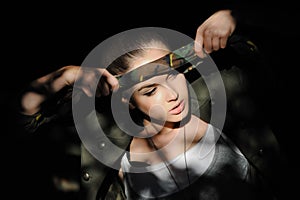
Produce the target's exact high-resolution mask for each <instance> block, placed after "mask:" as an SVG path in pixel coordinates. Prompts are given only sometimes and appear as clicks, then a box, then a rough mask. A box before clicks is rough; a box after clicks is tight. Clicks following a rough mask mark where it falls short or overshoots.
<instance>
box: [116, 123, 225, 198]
mask: <svg viewBox="0 0 300 200" xmlns="http://www.w3.org/2000/svg"><path fill="white" fill-rule="evenodd" d="M219 137H220V133H219V132H215V129H214V128H213V127H212V126H211V125H210V124H209V125H208V128H207V130H206V133H205V135H204V136H203V137H202V139H201V140H200V141H199V142H198V143H197V144H196V145H195V146H193V147H192V148H190V149H188V150H187V151H186V161H187V162H185V157H184V154H181V155H178V156H177V157H175V158H174V159H172V160H171V161H169V162H168V163H169V164H170V165H168V166H169V168H170V169H171V173H172V174H173V177H174V179H175V181H176V183H175V181H174V179H173V178H172V176H171V174H170V172H169V171H168V169H167V168H166V166H165V163H163V162H161V163H158V164H155V165H147V164H144V166H141V165H139V166H137V165H134V164H133V163H131V162H130V161H129V160H128V157H129V156H128V153H129V152H126V153H125V154H124V156H123V157H122V161H121V167H122V170H123V175H124V184H125V194H126V195H129V192H130V191H131V192H132V191H134V192H135V193H137V194H138V196H142V197H144V198H153V197H163V196H167V195H170V194H172V193H174V192H177V191H178V190H179V189H180V190H181V189H183V188H185V187H187V186H188V185H189V184H191V183H192V182H194V181H195V180H197V179H198V178H199V177H200V176H201V175H202V174H204V173H205V171H206V170H207V169H208V167H209V166H210V164H211V162H212V160H213V158H214V154H215V144H216V142H217V141H218V139H219ZM186 164H187V166H188V173H189V175H187V169H186ZM188 176H189V177H188ZM189 179H190V182H189ZM176 184H177V185H178V186H179V189H178V186H177V185H176ZM129 190H130V191H129Z"/></svg>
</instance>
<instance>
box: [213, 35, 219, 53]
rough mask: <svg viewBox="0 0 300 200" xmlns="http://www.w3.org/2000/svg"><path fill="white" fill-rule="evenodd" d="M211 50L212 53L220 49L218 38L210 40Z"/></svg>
mask: <svg viewBox="0 0 300 200" xmlns="http://www.w3.org/2000/svg"><path fill="white" fill-rule="evenodd" d="M212 49H213V50H214V51H217V50H219V49H220V39H219V37H214V38H213V39H212Z"/></svg>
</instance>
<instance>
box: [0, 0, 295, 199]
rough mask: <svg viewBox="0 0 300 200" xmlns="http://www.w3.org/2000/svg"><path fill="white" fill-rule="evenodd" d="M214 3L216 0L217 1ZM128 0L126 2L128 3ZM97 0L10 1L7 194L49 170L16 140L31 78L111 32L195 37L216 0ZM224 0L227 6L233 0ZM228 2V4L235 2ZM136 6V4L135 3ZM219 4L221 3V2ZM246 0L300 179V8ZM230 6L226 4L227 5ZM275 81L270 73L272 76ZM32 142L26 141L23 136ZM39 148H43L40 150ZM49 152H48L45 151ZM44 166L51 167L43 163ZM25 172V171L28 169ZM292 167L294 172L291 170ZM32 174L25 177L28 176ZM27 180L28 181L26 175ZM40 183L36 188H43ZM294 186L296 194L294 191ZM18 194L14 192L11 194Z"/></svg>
mask: <svg viewBox="0 0 300 200" xmlns="http://www.w3.org/2000/svg"><path fill="white" fill-rule="evenodd" d="M213 2H214V3H215V1H213ZM123 3H124V2H123ZM123 3H119V2H118V3H117V2H115V3H112V5H109V4H106V5H101V3H100V5H91V4H87V3H86V4H84V5H83V4H77V5H74V4H65V5H61V4H50V3H49V4H46V3H45V4H44V5H37V4H33V5H30V4H20V3H18V4H16V5H6V6H4V7H3V9H4V10H5V9H8V10H9V12H8V14H6V15H3V14H2V15H3V16H2V21H3V23H2V31H1V32H2V45H1V47H2V59H3V61H4V62H3V65H2V73H1V74H2V79H1V99H0V106H1V109H2V110H3V111H4V112H2V119H1V121H2V123H1V124H2V125H1V126H2V131H1V134H2V136H4V137H3V139H2V148H3V151H2V156H3V157H2V164H1V165H2V167H4V170H3V171H2V172H3V174H4V176H3V178H2V181H3V183H4V185H5V186H7V187H5V191H7V192H8V195H12V196H13V197H16V196H26V190H27V189H28V188H30V185H32V186H34V187H36V186H37V185H38V184H36V183H35V180H40V177H42V176H43V171H44V170H45V171H46V170H47V169H39V170H37V168H38V167H36V163H38V162H36V163H35V166H33V164H32V163H30V162H31V161H33V159H38V156H36V155H34V156H33V155H30V154H31V153H33V152H34V149H35V148H37V147H38V146H37V147H32V146H31V147H29V146H28V145H32V144H26V143H22V142H20V141H17V142H16V138H18V137H19V133H18V132H17V129H16V124H15V119H14V109H15V108H16V101H17V100H18V95H19V93H20V91H21V90H22V89H23V88H24V87H26V85H27V84H29V82H30V81H32V80H34V79H35V78H38V77H40V76H42V75H45V74H47V73H49V72H52V71H54V70H56V69H58V68H60V67H62V66H65V65H80V64H81V62H82V61H83V59H84V58H85V56H86V55H87V54H88V53H89V52H90V51H91V50H92V49H93V48H94V47H95V46H97V45H98V44H99V43H101V42H102V41H103V40H105V39H107V38H108V37H110V36H112V35H114V34H117V33H119V32H121V31H125V30H128V29H132V28H138V27H148V26H154V27H164V28H170V29H173V30H177V31H180V32H181V33H184V34H187V35H189V36H190V37H192V38H194V37H195V33H196V29H197V27H198V26H199V25H200V24H201V22H202V21H203V20H204V19H206V17H207V16H209V14H211V13H212V12H213V11H214V10H215V9H217V6H216V5H217V4H214V3H210V4H208V3H205V4H202V3H201V1H200V2H198V3H197V4H196V5H194V4H195V3H185V4H186V5H183V4H182V3H181V4H176V3H175V2H174V3H172V5H169V6H165V7H162V6H161V5H159V4H155V5H154V6H153V5H152V6H149V7H148V5H147V3H149V2H145V5H143V6H140V7H137V8H133V7H131V6H133V5H129V3H124V5H122V4H123ZM226 3H227V1H224V2H223V3H222V4H223V5H222V6H224V5H226ZM228 5H229V4H228ZM134 6H136V5H134ZM222 6H220V7H222ZM239 6H241V10H243V12H241V19H242V20H243V22H244V24H243V25H242V26H241V27H242V29H243V31H245V32H246V33H247V34H248V36H249V37H250V38H253V40H254V41H255V42H256V44H257V45H258V47H259V48H260V50H261V52H262V54H263V55H264V56H265V58H266V62H267V63H268V67H270V69H271V74H270V76H271V77H272V81H271V82H268V83H266V84H268V89H269V90H268V91H266V94H268V97H267V98H268V99H269V100H270V102H269V104H268V105H266V106H267V108H266V110H267V111H268V112H267V115H268V116H269V120H270V124H271V125H272V127H273V129H274V130H275V132H276V135H277V137H278V139H279V141H280V143H281V144H282V146H283V149H284V151H285V152H286V154H287V155H288V158H289V159H288V160H289V165H290V169H291V172H293V171H295V173H294V174H293V175H295V176H294V177H291V180H295V181H296V182H297V181H298V179H296V175H297V173H296V170H297V166H298V165H297V164H296V163H298V161H296V160H297V159H298V153H297V152H298V148H297V144H298V140H297V138H298V134H299V128H298V127H299V123H298V114H299V113H298V109H299V105H298V102H299V101H298V92H299V89H298V86H299V76H298V73H297V71H298V70H299V69H298V68H299V67H300V64H299V62H298V58H299V54H298V52H299V38H300V33H299V28H298V26H299V19H300V18H299V10H298V7H297V6H296V5H295V3H293V4H292V3H291V2H289V1H285V2H283V3H280V4H279V3H274V2H271V3H269V2H263V1H257V2H256V1H253V2H252V3H248V4H246V3H245V4H243V5H239ZM225 7H226V6H225ZM268 80H269V79H268ZM24 142H25V141H24ZM27 147H28V148H29V149H31V151H28V150H26V148H27ZM36 151H37V152H38V151H39V150H38V149H36ZM41 156H43V155H41ZM42 167H47V166H43V165H42ZM25 174H26V175H25ZM289 174H290V173H289ZM24 178H25V180H24ZM26 179H27V180H26ZM38 190H39V188H37V191H36V192H37V193H38V192H39V191H38ZM294 190H295V189H294V188H291V193H293V192H294ZM12 199H14V198H12Z"/></svg>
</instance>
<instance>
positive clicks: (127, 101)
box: [122, 97, 136, 109]
mask: <svg viewBox="0 0 300 200" xmlns="http://www.w3.org/2000/svg"><path fill="white" fill-rule="evenodd" d="M122 103H125V104H129V108H130V109H135V108H136V107H135V105H134V104H133V103H132V102H131V101H129V100H128V99H127V98H125V97H122Z"/></svg>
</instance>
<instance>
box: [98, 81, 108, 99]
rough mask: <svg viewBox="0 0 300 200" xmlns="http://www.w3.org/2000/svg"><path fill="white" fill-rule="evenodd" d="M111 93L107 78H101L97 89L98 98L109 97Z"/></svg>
mask: <svg viewBox="0 0 300 200" xmlns="http://www.w3.org/2000/svg"><path fill="white" fill-rule="evenodd" d="M109 93H110V86H109V84H108V83H107V82H106V80H105V78H103V77H101V79H100V81H99V84H98V87H97V94H96V95H97V97H99V96H107V95H109Z"/></svg>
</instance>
